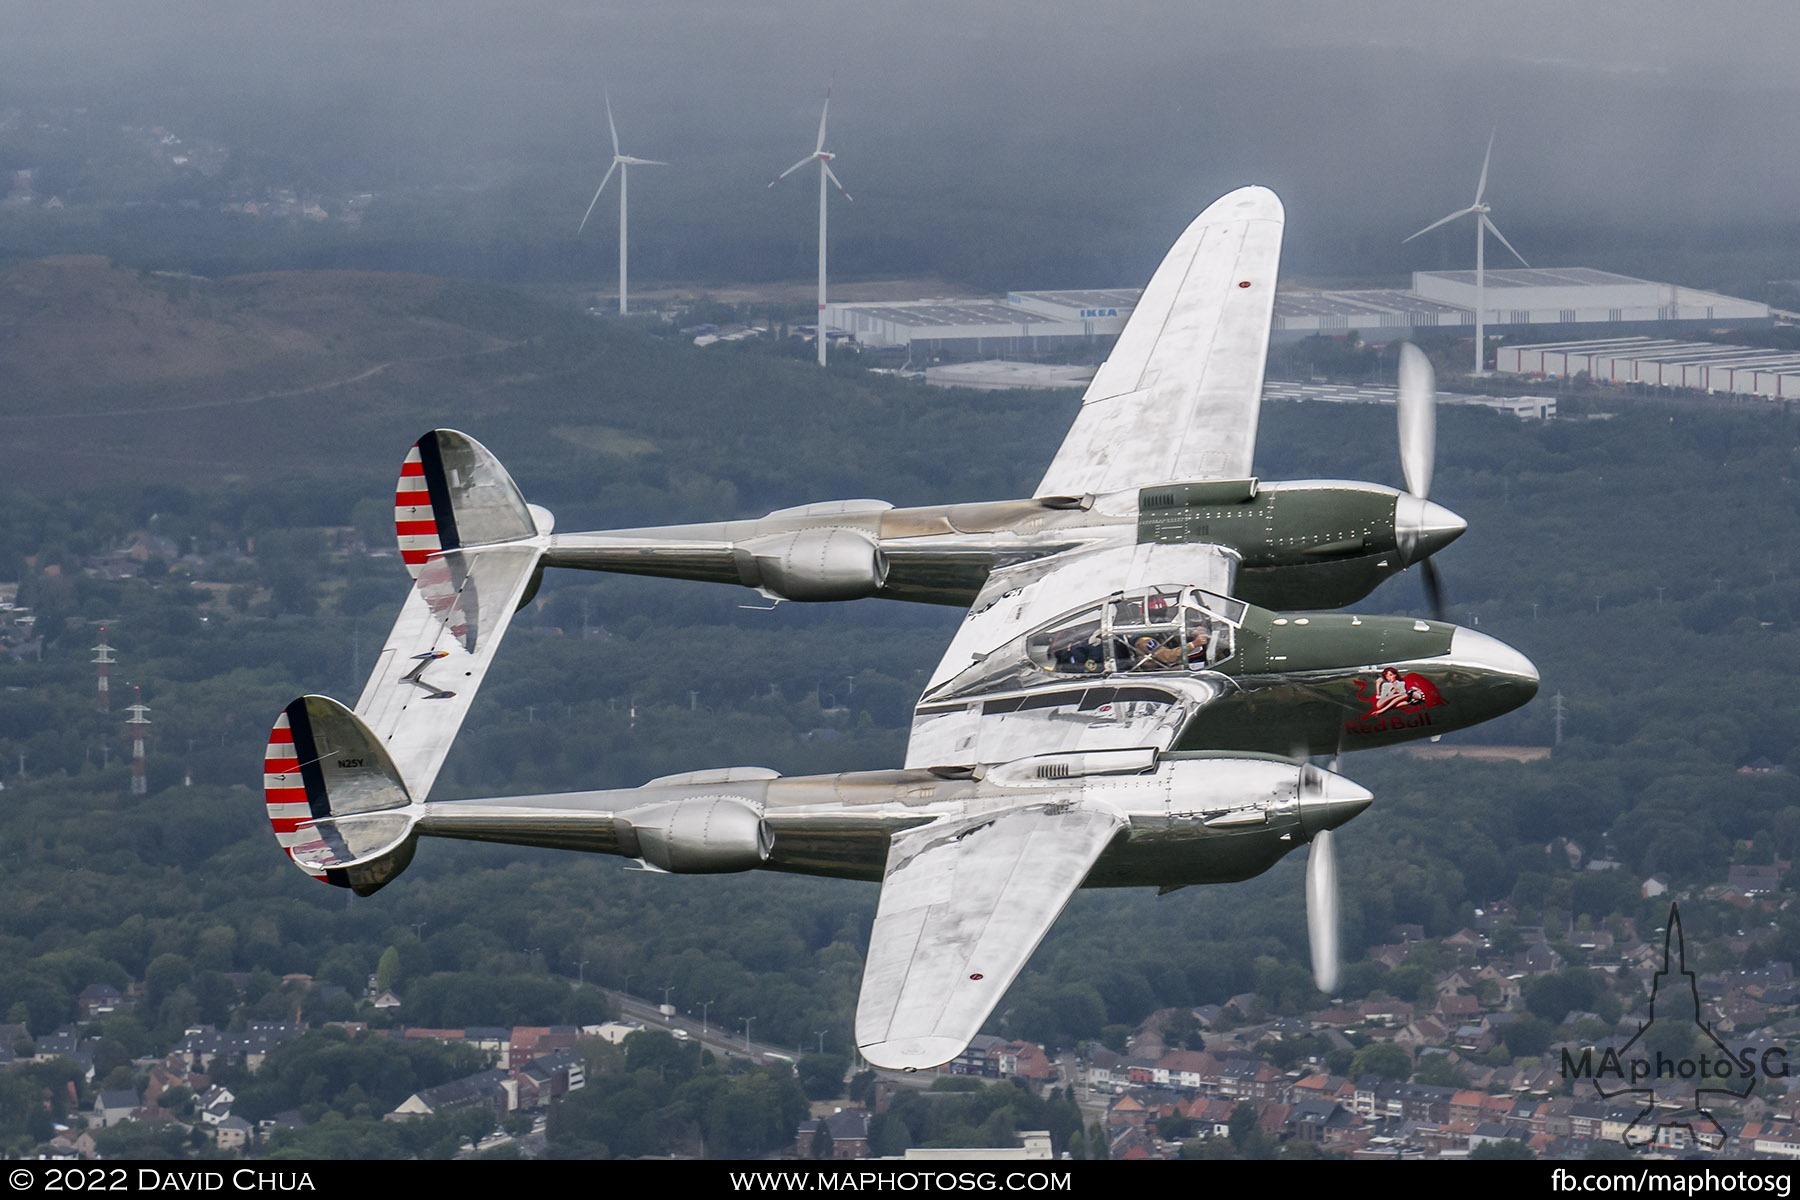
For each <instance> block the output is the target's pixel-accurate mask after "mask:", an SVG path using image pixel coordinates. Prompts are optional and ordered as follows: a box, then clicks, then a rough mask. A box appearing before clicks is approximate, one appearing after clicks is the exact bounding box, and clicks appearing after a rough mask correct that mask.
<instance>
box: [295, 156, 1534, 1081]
mask: <svg viewBox="0 0 1800 1200" xmlns="http://www.w3.org/2000/svg"><path fill="white" fill-rule="evenodd" d="M1281 226H1282V211H1281V205H1280V202H1279V201H1278V200H1277V199H1276V198H1275V196H1274V195H1273V193H1271V192H1269V191H1267V190H1265V189H1261V188H1244V189H1241V190H1239V191H1236V192H1233V193H1231V194H1229V195H1227V196H1225V197H1224V198H1223V199H1221V200H1219V201H1218V202H1216V203H1215V204H1213V205H1212V206H1211V207H1209V208H1208V209H1207V210H1206V211H1205V212H1203V213H1202V214H1201V215H1200V216H1199V217H1198V218H1197V219H1196V220H1195V221H1194V223H1193V224H1192V225H1191V226H1189V228H1188V229H1187V231H1186V232H1185V233H1184V234H1183V235H1182V236H1181V238H1180V240H1179V241H1177V242H1176V244H1175V246H1174V248H1173V249H1172V250H1170V252H1169V254H1168V256H1167V258H1166V259H1165V260H1164V262H1163V264H1162V266H1161V267H1160V268H1159V269H1158V270H1157V272H1156V275H1155V276H1154V278H1153V279H1152V280H1151V282H1150V286H1149V287H1148V289H1146V291H1145V293H1144V298H1143V301H1142V302H1141V303H1140V304H1139V306H1138V308H1137V310H1136V312H1135V313H1134V314H1133V316H1132V317H1131V319H1130V321H1129V322H1128V323H1127V326H1126V329H1125V331H1124V333H1123V334H1122V335H1121V337H1120V339H1119V342H1118V345H1117V346H1116V348H1115V349H1114V351H1113V354H1112V356H1111V357H1110V358H1109V359H1108V360H1107V362H1106V364H1105V365H1104V366H1103V367H1102V368H1101V370H1100V372H1099V374H1098V375H1097V376H1096V378H1095V380H1094V383H1093V386H1092V387H1090V388H1089V390H1088V393H1087V396H1086V399H1085V401H1084V405H1083V409H1082V413H1081V415H1080V417H1079V418H1078V419H1077V421H1076V423H1075V426H1074V428H1073V430H1072V431H1071V433H1070V434H1069V436H1068V439H1067V440H1066V441H1065V442H1064V444H1063V446H1062V449H1061V450H1060V451H1059V452H1058V454H1057V456H1056V459H1055V461H1054V462H1053V463H1052V464H1051V468H1050V471H1049V473H1048V474H1047V475H1046V477H1045V480H1044V482H1043V484H1041V485H1040V487H1039V489H1038V496H1037V497H1036V498H1034V499H1029V500H1016V501H1006V502H1001V503H996V504H973V505H950V506H944V507H938V508H918V509H895V508H891V507H889V506H886V505H882V504H879V503H876V502H871V501H851V502H847V503H840V504H834V505H815V506H809V507H807V508H804V509H798V510H789V511H787V512H783V513H775V514H772V515H770V516H769V517H765V518H762V519H760V520H754V521H737V522H725V523H722V524H718V525H712V526H699V527H696V526H688V527H672V528H667V529H660V530H636V531H615V532H612V533H603V534H570V535H559V534H557V533H555V532H554V523H553V521H552V519H551V517H550V514H549V513H547V512H545V511H544V510H543V509H541V508H538V507H537V506H534V505H530V504H527V503H526V502H525V500H524V498H523V496H522V495H521V493H520V491H519V489H518V487H517V486H516V485H515V484H514V482H513V480H512V478H511V477H510V476H509V475H508V474H507V472H506V470H505V468H503V467H502V466H501V465H500V463H499V461H498V460H497V459H495V457H494V456H493V455H492V454H491V453H489V452H488V451H487V450H486V449H485V448H484V447H483V446H481V445H480V444H479V443H478V442H476V441H475V440H474V439H472V438H470V437H468V436H467V435H465V434H461V433H457V432H454V431H450V430H436V431H433V432H432V433H429V434H427V435H425V437H423V438H421V439H420V440H419V441H418V443H417V444H416V445H415V446H414V447H413V449H412V451H411V453H409V454H408V456H407V458H406V462H405V464H404V466H403V467H402V470H401V476H400V483H399V490H398V494H397V495H396V498H395V515H396V528H397V533H398V536H399V542H400V548H401V552H402V557H403V558H404V560H405V561H406V563H407V566H408V568H409V569H410V570H411V571H412V573H413V575H414V586H413V588H412V589H411V590H410V591H409V592H408V594H407V598H406V601H405V604H404V606H403V607H402V610H401V614H400V617H399V620H398V621H397V622H396V624H395V626H394V630H393V633H392V634H391V635H390V637H389V639H388V642H387V644H386V647H385V648H384V649H383V651H382V655H381V658H380V661H379V662H378V664H377V666H376V668H375V671H374V673H373V674H372V675H371V677H370V679H369V682H368V684H367V686H366V687H365V689H364V691H363V694H362V697H361V698H360V700H359V701H358V702H357V705H356V707H355V709H354V711H352V710H351V709H349V708H346V707H345V706H344V705H342V704H340V703H338V702H337V701H335V700H332V699H329V698H327V697H323V696H303V697H301V698H300V699H298V700H295V701H294V702H293V703H291V704H289V705H288V706H287V708H286V709H284V710H283V712H282V714H281V716H280V718H279V719H278V720H277V721H276V724H275V728H274V731H273V733H272V734H271V736H270V740H269V744H268V749H267V753H266V762H265V767H264V769H265V776H264V787H265V792H266V800H267V805H268V814H269V817H270V820H271V822H272V823H273V825H274V828H275V833H276V837H277V839H278V841H279V842H280V843H281V845H282V847H283V848H284V850H285V851H286V853H287V854H288V856H289V857H290V858H291V859H292V860H293V861H294V862H295V863H296V864H297V865H298V866H299V867H300V868H301V869H302V870H304V871H306V872H307V873H308V874H310V875H312V876H314V877H315V878H317V879H320V880H322V881H324V882H327V883H331V884H335V885H337V886H340V887H347V888H351V889H353V890H354V891H356V892H357V893H358V894H360V895H365V896H366V895H369V894H372V893H373V892H375V891H377V890H378V889H380V888H381V887H383V886H384V885H386V884H387V883H388V882H389V881H391V880H392V879H393V878H394V877H395V876H397V875H398V874H399V873H400V872H401V871H402V870H404V869H405V867H406V866H407V864H408V863H409V862H410V861H411V860H412V856H413V853H414V850H415V848H416V846H417V843H418V839H419V838H421V837H446V838H459V839H467V840H475V841H488V842H502V843H510V844H515V845H530V846H548V847H556V848H563V849H570V850H586V851H591V852H596V853H603V854H614V855H619V856H622V857H626V858H630V859H635V860H637V861H638V862H639V863H640V864H641V865H643V866H645V867H647V868H650V869H653V870H658V871H665V872H674V873H720V872H732V871H743V870H752V869H759V868H760V869H768V870H778V871H788V872H796V873H802V874H812V875H829V876H837V877H842V878H849V879H863V880H871V881H879V882H880V883H881V885H882V889H881V896H880V900H879V903H878V906H877V912H876V918H875V924H874V928H873V930H872V931H871V934H870V941H869V954H868V961H867V967H866V970H865V973H864V977H863V983H862V992H861V996H860V998H859V1001H858V1006H857V1020H856V1038H857V1044H858V1046H859V1048H860V1049H861V1052H862V1054H863V1056H864V1057H865V1058H867V1059H868V1061H869V1062H871V1063H873V1064H875V1065H877V1066H882V1067H890V1068H900V1069H917V1068H921V1067H932V1066H937V1065H940V1064H942V1063H945V1062H948V1061H949V1060H950V1059H952V1058H954V1057H955V1056H956V1055H957V1054H959V1053H960V1052H961V1051H962V1050H963V1048H964V1047H965V1046H966V1045H967V1044H968V1042H969V1040H970V1039H971V1038H972V1037H973V1036H974V1035H975V1034H976V1033H977V1032H979V1030H980V1028H981V1026H982V1024H983V1022H984V1021H985V1020H986V1019H987V1017H988V1015H989V1013H990V1012H991V1011H992V1010H993V1008H994V1006H995V1005H996V1004H997V1003H998V1001H999V1000H1000V997H1001V996H1002V995H1004V994H1005V992H1006V990H1007V988H1008V986H1009V985H1010V984H1011V982H1012V981H1013V979H1014V978H1015V977H1016V976H1017V974H1018V972H1019V971H1020V970H1021V969H1022V967H1023V966H1024V964H1025V962H1026V960H1027V959H1028V958H1029V957H1030V955H1031V953H1032V951H1033V950H1034V949H1035V948H1036V946H1037V944H1038V943H1039V941H1040V940H1041V939H1042V938H1043V936H1044V934H1045V933H1046V932H1047V931H1048V929H1049V928H1050V926H1051V924H1052V923H1053V922H1054V921H1055V919H1056V917H1057V915H1058V914H1059V913H1060V912H1061V911H1062V909H1063V908H1064V907H1065V905H1066V904H1067V903H1068V901H1069V899H1070V897H1071V895H1072V894H1073V892H1074V890H1075V889H1076V888H1078V887H1083V886H1086V887H1124V886H1144V885H1148V886H1156V887H1160V888H1163V889H1172V888H1176V887H1181V886H1185V885H1188V884H1199V883H1223V882H1230V881H1235V880H1242V879H1247V878H1250V877H1251V876H1254V875H1257V874H1260V873H1261V872H1263V871H1265V870H1267V869H1268V868H1269V867H1271V866H1272V865H1273V864H1274V863H1275V862H1277V861H1278V860H1279V859H1280V858H1281V857H1282V856H1283V855H1285V854H1286V853H1288V851H1290V850H1292V849H1294V848H1295V847H1296V846H1299V845H1301V844H1304V843H1308V842H1310V843H1312V846H1313V850H1312V852H1311V854H1310V855H1309V861H1308V869H1307V890H1308V910H1309V920H1308V924H1309V927H1310V930H1311V935H1312V942H1313V961H1314V970H1315V974H1316V977H1317V979H1318V982H1319V984H1320V986H1321V987H1322V988H1324V989H1326V990H1330V989H1331V988H1332V987H1333V986H1334V982H1335V976H1336V971H1337V949H1336V917H1335V906H1336V900H1335V874H1336V867H1335V860H1334V856H1333V854H1332V852H1331V850H1330V843H1331V834H1330V831H1331V830H1333V829H1335V828H1336V827H1338V826H1340V825H1342V824H1343V823H1344V822H1346V821H1348V820H1349V819H1351V818H1352V817H1354V816H1355V815H1356V814H1357V813H1359V812H1361V811H1362V810H1363V809H1364V808H1366V807H1367V806H1368V804H1369V802H1370V795H1369V793H1368V792H1367V791H1365V790H1364V789H1362V788H1360V787H1358V786H1357V785H1356V784H1354V783H1352V782H1350V781H1349V780H1347V779H1345V778H1343V777H1342V776H1340V775H1338V774H1336V773H1335V772H1333V771H1328V770H1324V769H1321V768H1319V767H1316V766H1314V765H1312V764H1310V763H1308V762H1305V761H1301V760H1298V759H1295V758H1289V757H1285V756H1286V755H1290V754H1294V755H1307V754H1336V753H1337V752H1338V751H1339V750H1343V749H1355V748H1360V747H1365V746H1374V745H1386V744H1392V743H1394V742H1398V741H1402V740H1405V739H1408V738H1416V737H1423V736H1433V735H1436V734H1440V733H1444V732H1448V731H1450V730H1454V729H1460V728H1464V727H1467V726H1469V725H1473V724H1476V723H1478V722H1480V721H1484V720H1487V719H1489V718H1491V717H1494V716H1498V715H1500V714H1501V713H1505V712H1507V711H1510V710H1511V709H1513V708H1516V707H1518V706H1519V705H1521V704H1523V703H1525V702H1526V701H1527V700H1528V699H1530V697H1531V696H1532V695H1533V694H1534V693H1535V691H1536V688H1537V672H1536V671H1535V669H1534V668H1533V667H1532V665H1531V664H1530V662H1528V661H1527V660H1526V659H1525V658H1524V656H1523V655H1520V654H1519V653H1518V652H1517V651H1515V650H1513V649H1511V648H1510V647H1507V646H1505V645H1503V644H1501V643H1500V642H1498V641H1496V640H1494V639H1493V638H1490V637H1487V636H1485V635H1482V634H1479V633H1476V632H1475V631H1473V630H1468V629H1459V628H1457V627H1455V626H1452V625H1448V624H1445V623H1443V622H1439V621H1424V620H1415V619H1413V618H1410V617H1391V616H1354V615H1349V614H1343V613H1335V612H1332V613H1311V614H1298V613H1284V612H1275V611H1271V610H1270V609H1267V608H1263V607H1259V606H1258V605H1259V604H1274V603H1288V604H1291V605H1293V606H1294V607H1296V608H1300V607H1305V608H1315V609H1316V608H1322V607H1333V606H1336V605H1337V604H1340V603H1348V602H1349V601H1351V600H1354V599H1356V598H1358V597H1360V596H1361V595H1363V594H1366V592H1367V591H1368V590H1369V589H1370V588H1372V587H1373V586H1375V584H1376V583H1378V582H1380V580H1381V579H1383V578H1385V577H1387V576H1388V575H1391V574H1393V573H1394V572H1396V571H1398V570H1400V569H1402V568H1404V567H1405V566H1406V565H1408V564H1410V563H1415V562H1420V561H1423V560H1424V558H1425V557H1426V556H1427V555H1429V554H1430V553H1431V552H1433V551H1434V550H1436V549H1438V548H1439V547H1441V546H1442V545H1444V544H1447V543H1448V541H1449V540H1451V539H1452V538H1454V537H1455V536H1456V535H1457V534H1458V533H1460V532H1461V530H1462V528H1463V525H1462V522H1461V521H1460V520H1459V519H1457V518H1456V517H1454V516H1453V515H1451V514H1449V513H1448V512H1446V511H1445V510H1443V509H1441V508H1439V507H1438V506H1436V505H1434V504H1432V503H1431V502H1430V501H1428V500H1426V499H1425V498H1424V497H1425V492H1426V490H1427V487H1428V479H1427V477H1428V475H1429V469H1430V454H1431V451H1430V440H1431V434H1430V429H1429V424H1430V397H1429V391H1430V383H1429V370H1428V368H1424V367H1423V366H1422V357H1423V356H1418V357H1417V358H1415V359H1411V360H1409V362H1408V364H1407V365H1406V367H1405V370H1406V372H1407V373H1408V381H1407V384H1406V387H1405V388H1403V390H1405V391H1407V392H1408V393H1409V394H1410V395H1411V396H1412V398H1413V402H1412V403H1411V406H1410V408H1409V409H1407V410H1406V411H1410V412H1411V413H1412V416H1411V417H1410V418H1408V417H1406V416H1404V415H1403V418H1402V426H1403V438H1402V441H1403V455H1404V456H1405V457H1406V459H1407V462H1408V471H1407V473H1408V482H1409V488H1410V489H1411V490H1410V491H1408V492H1405V493H1402V492H1397V491H1395V490H1393V489H1390V488H1380V487H1376V486H1374V485H1369V484H1357V483H1336V482H1327V483H1311V484H1268V485H1263V484H1259V483H1258V481H1256V480H1255V479H1253V478H1251V477H1250V454H1251V449H1252V443H1253V440H1254V431H1255V425H1256V416H1257V407H1258V404H1259V403H1260V396H1261V388H1262V364H1263V359H1264V355H1265V353H1266V348H1267V341H1268V330H1269V317H1270V308H1271V301H1272V297H1273V292H1274V283H1275V269H1276V259H1277V256H1278V252H1279V248H1280V236H1281ZM1414 353H1415V354H1416V351H1415V352H1414ZM1421 371H1423V372H1424V374H1423V375H1421V374H1420V372H1421ZM1421 396H1422V397H1423V400H1422V402H1421V401H1420V398H1421ZM1403 407H1404V406H1403ZM1421 414H1422V415H1421ZM1409 422H1410V423H1409ZM1405 447H1410V449H1406V448H1405ZM546 566H569V567H588V568H596V569H602V570H621V571H630V572H640V573H647V574H658V575H675V576H682V577H687V578H697V579H713V580H719V581H725V582H733V583H740V584H747V585H749V586H752V587H756V588H761V589H763V590H765V591H766V592H768V593H770V594H772V595H775V596H777V597H781V598H785V599H793V600H827V599H848V598H853V597H857V596H890V597H895V598H902V599H916V600H928V601H936V602H941V603H965V604H968V605H969V613H968V616H967V618H966V619H965V620H964V621H963V623H962V625H961V627H960V628H959V630H958V632H957V633H956V635H955V636H954V637H953V638H952V640H951V643H950V646H949V649H948V650H947V651H946V653H945V655H944V657H943V660H942V661H941V662H940V664H939V665H938V668H937V670H936V671H935V672H934V673H933V675H932V677H931V680H930V683H929V685H928V686H927V688H926V691H925V694H924V695H923V697H921V699H920V701H919V704H918V706H917V709H916V710H915V714H914V719H913V728H912V736H911V739H910V741H909V744H908V748H907V754H906V761H905V763H904V765H903V766H902V767H901V768H899V769H896V770H879V771H861V772H848V773H843V774H837V775H826V776H809V777H782V776H780V775H778V774H776V773H775V772H774V771H770V770H767V769H764V768H758V767H733V768H725V769H720V770H706V771H695V772H692V773H688V774H683V775H675V776H668V777H665V778H661V779H656V780H652V781H651V782H649V783H647V784H645V785H644V786H642V787H639V788H629V789H621V790H611V791H591V792H572V793H562V794H556V795H538V796H518V797H509V798H496V799H474V800H456V801H428V800H427V799H426V796H427V795H428V794H429V792H430V789H431V786H432V783H433V781H434V780H435V779H436V777H437V774H438V771H439V769H440V767H441V766H442V764H443V762H444V758H445V756H446V754H447V753H448V752H449V749H450V745H451V742H452V740H453V739H454V737H455V735H456V733H457V731H458V730H459V729H460V727H461V724H462V721H463V718H464V716H465V715H466V714H467V712H468V708H469V705H470V703H471V702H472V700H473V698H474V696H475V692H476V689H477V688H478V686H479V684H480V682H481V680H482V678H483V676H484V675H485V673H486V672H487V670H488V668H489V666H490V665H491V663H492V661H493V658H494V654H495V651H496V649H497V647H498V645H499V643H500V641H501V638H502V636H503V635H504V633H505V631H506V628H507V625H508V623H509V621H510V620H511V618H512V615H513V613H514V612H515V611H516V610H517V609H518V608H519V607H520V606H521V605H522V604H523V603H524V602H525V601H526V600H527V599H528V598H529V596H530V595H531V593H532V592H533V591H534V590H535V587H536V584H537V581H538V579H539V577H540V575H541V572H542V570H543V569H544V568H545V567H546ZM1253 600H1254V601H1255V602H1256V603H1252V601H1253Z"/></svg>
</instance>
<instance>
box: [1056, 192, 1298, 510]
mask: <svg viewBox="0 0 1800 1200" xmlns="http://www.w3.org/2000/svg"><path fill="white" fill-rule="evenodd" d="M1282 224H1283V213H1282V207H1281V201H1280V200H1279V199H1278V198H1277V197H1276V195H1275V193H1274V192H1271V191H1269V190H1268V189H1267V188H1260V187H1246V188H1239V189H1238V190H1237V191H1235V192H1231V193H1229V194H1227V195H1225V196H1222V197H1220V198H1219V199H1218V200H1216V201H1214V202H1213V203H1212V204H1211V205H1209V206H1208V207H1207V209H1206V211H1205V212H1203V213H1201V214H1200V215H1199V216H1198V217H1196V218H1195V219H1194V222H1193V224H1191V225H1189V226H1188V227H1187V230H1186V231H1185V232H1184V233H1182V235H1181V237H1180V238H1178V239H1177V240H1176V242H1175V245H1174V246H1173V247H1172V248H1171V249H1170V250H1169V253H1168V255H1167V256H1166V257H1164V259H1163V261H1162V265H1161V266H1160V267H1158V268H1157V269H1156V274H1154V275H1153V276H1151V278H1150V283H1149V286H1147V287H1146V288H1145V289H1144V294H1143V297H1142V299H1140V300H1139V301H1138V306H1137V308H1136V310H1134V311H1133V312H1132V314H1131V317H1130V319H1129V320H1128V321H1126V323H1125V331H1124V332H1123V333H1121V334H1120V335H1119V340H1118V343H1117V344H1116V345H1115V346H1114V347H1113V351H1112V354H1111V355H1110V356H1109V357H1108V358H1107V360H1106V362H1105V363H1104V364H1102V366H1101V367H1100V371H1099V373H1098V374H1097V375H1095V376H1094V381H1093V383H1091V384H1090V385H1089V386H1088V390H1087V394H1086V395H1085V396H1083V397H1082V401H1081V412H1080V413H1079V415H1077V416H1076V418H1075V424H1074V426H1073V427H1072V428H1071V429H1070V430H1069V435H1068V437H1067V438H1065V439H1064V440H1063V444H1062V447H1061V448H1060V449H1059V450H1057V452H1056V458H1055V459H1054V460H1052V461H1051V463H1050V469H1049V471H1048V472H1046V473H1045V475H1044V479H1043V482H1042V483H1040V484H1038V488H1037V492H1036V495H1038V496H1079V495H1083V494H1088V493H1093V494H1100V493H1105V492H1119V491H1128V490H1130V489H1132V488H1137V487H1143V486H1146V485H1148V484H1154V483H1167V482H1171V481H1177V480H1198V479H1248V478H1249V477H1250V474H1251V465H1252V459H1253V457H1254V454H1255V450H1256V421H1257V414H1258V410H1259V406H1260V405H1261V404H1262V383H1263V363H1264V359H1265V358H1266V357H1267V355H1268V349H1269V323H1270V320H1271V316H1272V314H1273V312H1274V305H1275V274H1276V269H1277V267H1278V265H1279V263H1280V258H1281V231H1282Z"/></svg>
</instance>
